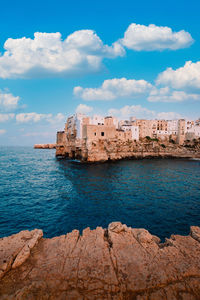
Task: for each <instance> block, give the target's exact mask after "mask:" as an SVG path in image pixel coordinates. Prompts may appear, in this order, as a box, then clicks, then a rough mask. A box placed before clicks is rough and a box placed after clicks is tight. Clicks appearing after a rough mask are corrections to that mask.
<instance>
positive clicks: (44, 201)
mask: <svg viewBox="0 0 200 300" xmlns="http://www.w3.org/2000/svg"><path fill="white" fill-rule="evenodd" d="M0 170H1V176H0V212H1V218H0V236H6V235H10V234H12V233H15V232H18V231H20V230H23V229H33V228H41V229H43V230H44V234H45V236H48V237H51V236H55V235H60V234H63V233H66V232H69V231H71V230H73V229H75V228H76V229H79V230H82V229H83V228H85V227H88V226H89V227H91V228H95V227H96V226H103V227H106V226H107V225H108V224H109V223H110V222H113V221H121V222H122V223H126V224H127V225H128V226H132V227H140V228H141V227H142V228H146V229H148V230H149V231H150V232H151V233H153V234H156V235H158V236H160V237H161V238H163V237H167V236H169V235H170V234H171V233H179V234H188V232H189V226H190V225H198V226H200V218H199V214H200V161H197V160H193V161H192V160H177V159H164V160H163V159H146V160H135V161H134V160H132V161H131V160H128V161H125V160H124V161H118V162H109V163H103V164H81V163H78V162H77V161H69V160H63V159H56V158H55V152H54V150H34V149H31V148H28V147H24V148H22V147H18V148H5V147H2V148H0Z"/></svg>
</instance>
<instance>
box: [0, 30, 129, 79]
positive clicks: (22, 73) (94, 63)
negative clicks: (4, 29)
mask: <svg viewBox="0 0 200 300" xmlns="http://www.w3.org/2000/svg"><path fill="white" fill-rule="evenodd" d="M4 48H5V52H4V54H3V55H1V56H0V77H1V78H18V77H21V78H24V77H25V78H30V77H34V76H36V75H37V76H38V75H40V76H44V75H46V76H49V74H62V75H63V74H64V75H69V74H70V75H71V74H74V73H76V74H80V73H81V72H84V73H86V72H93V71H97V70H99V69H100V67H101V63H102V59H103V58H105V57H108V58H114V57H117V56H122V55H124V52H125V51H124V48H123V47H122V46H121V45H120V44H119V43H113V45H112V46H108V45H104V44H103V42H102V40H101V39H100V38H99V37H98V36H97V34H96V33H95V32H94V31H93V30H79V31H75V32H74V33H72V34H71V35H69V36H68V37H67V38H66V39H65V40H62V38H61V34H60V33H59V32H57V33H42V32H36V33H35V34H34V39H31V38H26V37H23V38H19V39H12V38H9V39H8V40H7V41H6V42H5V44H4Z"/></svg>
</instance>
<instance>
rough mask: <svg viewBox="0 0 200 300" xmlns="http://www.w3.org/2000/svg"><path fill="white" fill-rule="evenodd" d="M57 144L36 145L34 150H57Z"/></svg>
mask: <svg viewBox="0 0 200 300" xmlns="http://www.w3.org/2000/svg"><path fill="white" fill-rule="evenodd" d="M55 148H56V144H35V145H34V149H55Z"/></svg>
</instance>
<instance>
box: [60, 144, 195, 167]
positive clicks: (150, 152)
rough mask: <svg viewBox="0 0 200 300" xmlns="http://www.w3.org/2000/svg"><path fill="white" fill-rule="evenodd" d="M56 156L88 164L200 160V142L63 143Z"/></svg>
mask: <svg viewBox="0 0 200 300" xmlns="http://www.w3.org/2000/svg"><path fill="white" fill-rule="evenodd" d="M56 155H57V156H64V157H65V156H67V157H70V158H78V159H80V160H81V161H88V162H97V161H107V160H119V159H123V158H135V159H137V158H145V157H182V158H200V142H198V143H197V144H195V145H183V146H179V145H177V144H172V143H169V142H163V141H159V140H157V141H147V140H146V139H143V140H142V141H138V142H135V141H120V140H117V139H112V140H106V139H104V140H96V141H90V142H88V141H86V140H85V141H84V140H83V141H81V142H80V141H79V142H76V141H70V142H69V141H66V142H65V141H63V142H62V144H57V146H56Z"/></svg>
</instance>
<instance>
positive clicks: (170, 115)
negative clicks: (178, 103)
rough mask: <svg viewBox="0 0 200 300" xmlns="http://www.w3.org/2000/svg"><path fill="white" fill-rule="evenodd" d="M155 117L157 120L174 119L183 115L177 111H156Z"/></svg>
mask: <svg viewBox="0 0 200 300" xmlns="http://www.w3.org/2000/svg"><path fill="white" fill-rule="evenodd" d="M156 118H157V119H159V120H176V119H181V118H183V116H182V115H181V114H179V113H176V112H173V111H171V112H160V113H157V116H156Z"/></svg>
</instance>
